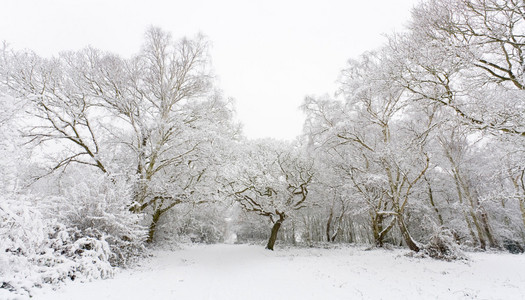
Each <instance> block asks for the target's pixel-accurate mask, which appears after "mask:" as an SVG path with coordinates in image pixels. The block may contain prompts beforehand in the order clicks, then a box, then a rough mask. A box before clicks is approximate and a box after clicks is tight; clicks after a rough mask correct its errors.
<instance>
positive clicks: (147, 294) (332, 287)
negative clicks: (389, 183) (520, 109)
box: [34, 245, 525, 300]
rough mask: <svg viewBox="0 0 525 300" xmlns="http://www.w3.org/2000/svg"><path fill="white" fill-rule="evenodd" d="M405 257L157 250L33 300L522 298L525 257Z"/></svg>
mask: <svg viewBox="0 0 525 300" xmlns="http://www.w3.org/2000/svg"><path fill="white" fill-rule="evenodd" d="M406 253H407V251H403V250H393V251H389V250H371V251H364V250H363V249H362V248H356V247H343V248H338V249H316V248H308V249H307V248H304V249H303V248H290V249H277V250H276V251H274V252H272V251H268V250H265V249H264V248H263V247H262V246H254V245H198V246H185V248H184V249H182V250H176V251H155V252H154V254H155V255H154V256H153V257H151V258H149V259H147V260H146V261H144V262H143V263H142V265H141V266H140V267H136V268H134V269H130V270H123V271H121V272H119V273H118V274H117V275H115V277H114V278H113V279H109V280H100V281H93V282H88V283H79V282H72V283H70V284H67V285H66V286H64V287H62V288H61V289H59V290H58V291H52V290H45V289H44V290H42V291H40V292H39V294H37V295H35V297H34V299H53V300H58V299H126V300H132V299H151V300H153V299H155V300H156V299H265V300H267V299H326V300H328V299H525V255H511V254H505V253H497V254H493V253H488V254H487V253H471V254H469V257H470V261H468V262H444V261H436V260H432V259H420V258H411V257H406V256H405V255H404V254H406Z"/></svg>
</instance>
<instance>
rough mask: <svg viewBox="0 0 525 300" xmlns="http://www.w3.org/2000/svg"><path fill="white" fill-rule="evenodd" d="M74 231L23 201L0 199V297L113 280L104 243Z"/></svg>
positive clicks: (107, 251) (18, 198)
mask: <svg viewBox="0 0 525 300" xmlns="http://www.w3.org/2000/svg"><path fill="white" fill-rule="evenodd" d="M79 233H80V232H79V231H78V230H77V229H75V228H68V227H66V226H65V225H63V224H60V223H56V222H54V221H52V220H49V219H46V218H45V217H43V215H42V214H41V212H40V211H39V210H38V208H36V207H35V206H34V205H33V203H32V202H30V201H28V200H27V199H26V197H23V196H16V195H13V196H12V197H11V198H10V199H1V200H0V298H4V297H3V294H6V293H7V292H9V293H11V296H10V297H12V296H13V294H15V295H16V294H22V295H26V296H30V295H31V290H32V289H33V288H34V287H39V286H41V285H42V284H47V283H49V284H56V283H59V282H62V281H64V280H69V279H71V280H75V279H80V280H91V279H98V278H108V277H110V276H112V275H113V272H114V268H113V267H112V266H111V264H110V263H109V257H110V256H111V255H112V253H111V250H110V248H109V244H108V243H107V242H106V241H104V240H99V239H95V238H90V237H84V236H82V235H81V234H79ZM6 297H7V294H6Z"/></svg>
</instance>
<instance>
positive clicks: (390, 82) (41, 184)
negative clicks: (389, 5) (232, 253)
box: [0, 0, 525, 264]
mask: <svg viewBox="0 0 525 300" xmlns="http://www.w3.org/2000/svg"><path fill="white" fill-rule="evenodd" d="M524 43H525V5H524V3H523V1H513V0H510V1H509V0H507V1H502V0H437V1H427V2H423V3H421V4H420V5H418V6H417V7H415V8H414V10H413V13H412V19H411V20H410V24H409V26H408V27H407V29H406V30H405V31H403V32H401V33H396V34H391V35H389V36H388V41H387V42H386V43H385V44H384V45H383V46H382V47H380V48H378V49H376V50H373V51H369V52H366V53H364V54H362V55H361V56H360V57H358V58H355V59H350V60H349V61H348V64H347V65H346V66H345V67H344V69H343V70H342V71H341V74H340V77H339V79H338V90H337V92H336V93H335V94H334V95H327V96H311V97H307V98H306V99H305V101H304V103H303V105H302V106H301V109H302V110H303V112H304V113H305V115H306V122H305V125H304V130H303V134H302V135H301V136H300V137H298V138H297V140H296V141H294V142H283V141H276V140H272V139H263V140H248V139H246V138H245V137H243V135H242V130H241V127H240V125H239V124H237V123H236V122H235V121H234V114H235V110H234V106H233V103H232V101H231V100H229V99H228V98H226V97H225V96H224V95H223V94H222V92H221V91H220V89H219V88H218V86H217V84H216V82H215V81H214V74H213V71H212V68H211V64H210V57H209V53H208V50H209V46H208V42H207V41H206V39H205V38H204V37H203V36H196V37H194V38H183V39H179V40H176V39H173V38H172V37H171V35H170V34H169V33H167V32H165V31H163V30H161V29H159V28H150V29H149V30H147V32H146V34H145V39H144V44H143V46H142V48H141V49H140V51H139V52H138V53H137V54H136V55H134V56H132V57H131V58H122V57H119V56H118V55H115V54H112V53H107V52H104V51H101V50H98V49H94V48H90V47H88V48H85V49H83V50H80V51H72V52H63V53H60V54H59V55H58V56H56V57H53V58H43V57H40V56H38V55H37V54H35V53H33V52H31V51H16V50H13V49H11V48H9V47H8V46H7V45H5V44H4V47H3V49H2V52H1V54H2V55H1V57H0V86H1V89H0V92H2V94H3V95H4V96H3V97H2V102H0V103H1V105H2V110H1V112H0V113H1V115H0V126H2V131H1V134H2V136H1V140H2V141H1V144H0V145H2V148H1V151H2V156H3V157H2V166H3V168H2V171H1V172H2V175H3V176H2V178H3V179H2V183H3V187H2V190H3V192H2V193H3V195H4V196H2V197H3V198H4V201H5V202H4V203H8V204H9V205H8V206H5V207H11V208H10V211H11V213H7V208H5V209H2V214H3V219H0V220H2V222H3V223H5V224H8V223H9V224H11V223H13V222H14V223H16V222H18V223H17V224H18V225H17V226H19V227H20V228H22V229H23V227H24V226H25V225H23V224H22V223H20V222H21V221H19V219H17V217H16V216H17V215H18V216H19V215H20V214H21V213H20V212H22V211H24V210H23V209H20V210H19V212H18V213H17V212H16V211H18V210H16V209H14V208H13V207H18V206H17V205H21V204H20V203H30V204H31V205H34V206H35V207H37V208H38V209H39V210H40V211H41V214H42V217H41V218H42V219H43V220H45V222H51V223H52V224H58V223H57V222H59V223H60V224H62V225H63V226H65V227H64V228H70V229H71V228H74V230H73V229H71V230H70V229H67V230H69V231H68V232H70V236H74V235H73V234H72V232H75V234H76V235H75V236H76V240H75V238H73V241H72V242H76V241H78V240H79V239H80V238H81V237H89V238H91V239H94V240H97V241H103V242H104V243H108V247H109V248H110V249H112V250H111V251H110V252H111V253H113V254H112V255H114V253H117V252H118V253H120V254H119V255H120V256H118V255H117V256H118V257H120V258H121V259H120V260H118V261H120V262H122V261H123V259H124V258H125V257H127V256H128V254H129V256H132V255H134V254H133V253H135V251H138V250H137V249H140V248H141V247H143V245H144V243H152V242H155V241H161V240H164V239H169V238H171V237H174V238H177V239H182V238H188V239H191V240H197V241H203V242H220V241H225V240H228V239H229V238H230V237H231V235H234V236H235V237H236V239H237V240H238V241H248V240H257V241H259V240H262V239H264V240H267V244H266V247H267V248H268V249H271V250H273V248H274V245H275V243H276V241H278V240H280V241H282V242H290V243H317V242H329V243H331V242H347V243H361V244H370V245H373V246H377V247H383V246H385V245H389V244H392V245H396V246H397V245H401V246H405V247H407V248H409V249H410V250H412V251H414V252H421V251H424V252H426V253H434V254H435V256H444V257H445V256H446V255H447V253H448V254H450V253H449V252H451V251H452V249H454V247H458V246H462V247H470V248H479V249H488V248H493V249H503V248H506V249H508V250H510V251H514V252H516V251H517V252H520V251H521V252H522V251H523V245H524V244H525V184H524V182H525V178H524V176H525V160H524V157H525V156H524V152H525V147H524V146H525V139H524V138H525V92H524V90H525V82H524V77H523V76H524V72H525V62H524V59H525V57H524V54H523V51H524ZM22 200H23V201H22ZM53 222H54V223H53ZM24 224H25V223H24ZM6 226H7V225H6ZM55 227H56V226H55ZM50 228H51V227H50ZM53 228H54V227H53ZM53 230H55V229H53ZM53 230H52V229H50V232H49V233H48V234H51V235H52V234H55V233H56V230H55V231H53ZM67 230H66V231H67ZM24 232H25V231H23V230H21V231H19V232H18V234H22V235H23V234H25V233H24ZM2 238H3V239H4V240H9V241H11V242H10V243H7V242H6V243H4V245H6V246H4V247H5V248H6V249H4V250H6V252H9V253H16V251H18V250H16V249H22V250H20V251H22V252H23V251H29V250H23V249H25V248H24V247H26V248H27V249H29V248H31V247H32V246H30V245H29V244H30V243H32V242H30V241H29V240H28V241H26V243H29V244H25V246H23V247H22V245H19V244H17V243H16V242H14V241H15V240H16V239H17V237H15V236H14V233H10V235H7V233H4V236H3V237H2ZM93 243H95V242H93ZM9 247H11V248H9ZM17 247H18V248H17ZM90 247H91V246H90ZM436 249H437V250H436ZM84 250H86V249H84ZM20 251H19V252H20ZM436 251H437V252H436ZM128 252H129V253H128ZM130 253H131V254H130ZM436 253H437V254H436ZM13 255H14V254H13ZM113 263H114V264H119V262H116V261H115V262H113Z"/></svg>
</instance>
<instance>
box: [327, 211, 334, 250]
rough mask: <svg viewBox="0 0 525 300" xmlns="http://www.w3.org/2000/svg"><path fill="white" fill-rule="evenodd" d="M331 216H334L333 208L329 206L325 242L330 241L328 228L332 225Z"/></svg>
mask: <svg viewBox="0 0 525 300" xmlns="http://www.w3.org/2000/svg"><path fill="white" fill-rule="evenodd" d="M333 216H334V209H333V208H330V215H329V216H328V221H327V222H326V241H327V242H332V238H331V234H330V229H331V225H332V218H333Z"/></svg>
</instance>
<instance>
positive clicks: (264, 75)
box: [0, 0, 418, 139]
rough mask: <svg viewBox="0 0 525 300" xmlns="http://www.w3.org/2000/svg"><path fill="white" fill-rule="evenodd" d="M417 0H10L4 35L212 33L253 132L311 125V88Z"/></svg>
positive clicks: (370, 45)
mask: <svg viewBox="0 0 525 300" xmlns="http://www.w3.org/2000/svg"><path fill="white" fill-rule="evenodd" d="M417 2H418V1H417V0H401V1H392V0H374V1H364V0H363V1H353V0H317V1H308V0H302V1H301V0H293V1H286V0H280V1H279V0H264V1H248V0H244V1H243V0H227V1H218V0H216V1H214V0H192V1H174V0H172V1H167V0H136V1H134V0H127V1H126V0H118V1H110V0H75V1H73V0H47V1H46V0H2V1H1V2H0V41H1V40H5V41H7V42H8V43H9V44H10V45H11V46H12V47H13V48H17V49H20V48H28V49H32V50H35V51H36V52H37V53H39V54H40V55H44V56H51V55H54V54H56V53H58V52H59V51H61V50H78V49H81V48H83V47H85V46H87V45H92V46H94V47H96V48H99V49H102V50H107V51H112V52H116V53H119V54H121V55H123V56H130V55H131V54H133V53H136V52H137V51H138V50H139V47H140V45H141V43H142V40H143V34H144V31H145V30H146V28H147V27H148V26H150V25H155V26H159V27H161V28H163V29H164V30H166V31H170V32H171V33H172V34H173V36H174V37H175V38H178V37H182V36H184V35H187V36H193V35H195V34H196V33H198V32H202V33H204V34H205V35H207V36H208V38H209V39H210V40H211V42H212V45H213V48H212V51H211V54H212V59H213V65H214V69H215V73H216V74H217V75H218V78H219V85H220V88H222V89H223V90H224V92H225V95H226V96H228V97H233V98H234V99H235V100H236V103H237V114H238V118H239V120H240V121H241V122H242V123H243V124H244V132H245V134H246V135H247V136H248V137H250V138H259V137H274V138H279V139H293V138H294V137H295V136H297V135H299V134H300V133H301V129H302V125H303V122H304V116H303V115H302V113H301V112H300V111H299V109H298V107H299V106H300V105H301V103H302V101H303V99H304V97H305V96H306V95H321V94H325V93H330V94H331V93H333V92H334V90H335V87H336V85H335V81H336V79H337V77H338V75H339V71H340V70H341V69H342V68H343V67H344V66H345V63H346V60H347V59H349V58H352V57H353V58H355V57H357V56H358V55H359V54H361V53H362V52H364V51H367V50H372V49H374V48H376V47H378V46H380V45H381V44H382V43H383V42H384V41H385V38H384V37H383V34H384V33H390V32H392V31H394V30H397V31H400V30H402V29H403V25H404V24H406V23H407V22H408V20H409V17H410V9H411V8H412V7H413V6H414V5H415V4H416V3H417Z"/></svg>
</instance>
